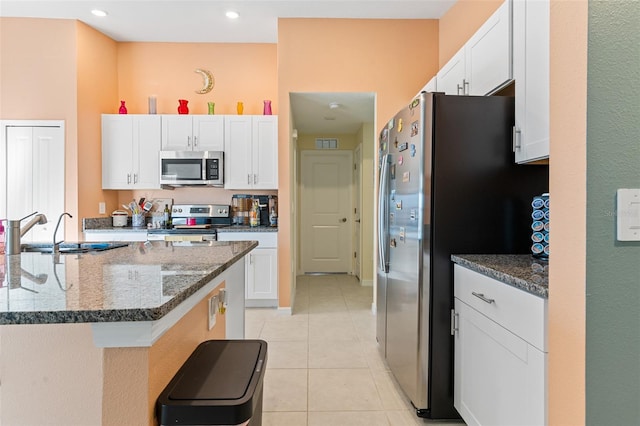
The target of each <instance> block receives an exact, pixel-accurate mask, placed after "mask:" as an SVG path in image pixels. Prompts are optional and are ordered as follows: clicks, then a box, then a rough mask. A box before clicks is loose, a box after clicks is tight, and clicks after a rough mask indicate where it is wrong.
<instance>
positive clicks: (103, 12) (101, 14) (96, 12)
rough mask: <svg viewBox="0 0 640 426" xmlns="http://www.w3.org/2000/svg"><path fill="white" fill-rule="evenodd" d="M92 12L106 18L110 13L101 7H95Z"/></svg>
mask: <svg viewBox="0 0 640 426" xmlns="http://www.w3.org/2000/svg"><path fill="white" fill-rule="evenodd" d="M91 13H92V14H93V15H95V16H99V17H101V18H104V17H105V16H107V15H108V13H107V12H105V11H104V10H100V9H93V10H92V11H91Z"/></svg>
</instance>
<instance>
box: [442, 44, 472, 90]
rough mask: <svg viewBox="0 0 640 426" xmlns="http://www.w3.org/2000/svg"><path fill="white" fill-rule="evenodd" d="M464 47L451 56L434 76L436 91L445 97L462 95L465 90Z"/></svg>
mask: <svg viewBox="0 0 640 426" xmlns="http://www.w3.org/2000/svg"><path fill="white" fill-rule="evenodd" d="M465 72H466V69H465V50H464V47H463V48H462V49H460V50H458V52H457V53H456V54H455V55H453V57H452V58H451V59H449V62H447V63H446V64H445V65H444V66H443V67H442V69H441V70H440V71H438V74H437V76H436V79H437V81H438V91H439V92H444V93H445V94H447V95H464V94H465V90H466V89H467V81H466V74H465Z"/></svg>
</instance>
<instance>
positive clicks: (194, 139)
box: [193, 136, 198, 147]
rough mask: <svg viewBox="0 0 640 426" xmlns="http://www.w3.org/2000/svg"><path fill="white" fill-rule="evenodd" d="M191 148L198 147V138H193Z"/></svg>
mask: <svg viewBox="0 0 640 426" xmlns="http://www.w3.org/2000/svg"><path fill="white" fill-rule="evenodd" d="M193 146H194V147H196V146H198V137H197V136H194V137H193Z"/></svg>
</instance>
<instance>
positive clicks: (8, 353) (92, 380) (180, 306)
mask: <svg viewBox="0 0 640 426" xmlns="http://www.w3.org/2000/svg"><path fill="white" fill-rule="evenodd" d="M256 246H257V243H256V242H253V241H236V242H207V243H192V244H179V243H176V244H172V243H169V242H145V243H132V244H128V245H127V246H125V247H121V248H115V249H112V250H106V251H101V252H90V253H84V254H62V255H56V256H54V255H51V254H41V253H22V254H20V255H14V256H6V258H5V261H6V265H5V266H6V269H7V274H6V277H5V281H4V287H3V288H0V424H11V425H14V424H15V425H19V424H39V425H45V424H82V425H94V424H95V425H111V424H114V425H115V424H118V425H145V424H149V425H153V424H155V419H154V415H153V407H154V404H155V400H156V398H157V396H158V395H159V394H160V392H161V391H162V389H163V388H164V386H166V384H167V383H168V382H169V380H170V379H171V377H173V375H174V374H175V372H176V371H177V370H178V368H179V367H180V366H181V365H182V363H183V362H184V361H185V360H186V358H187V357H188V356H189V355H190V354H191V352H192V351H193V349H194V348H195V347H196V346H197V345H198V344H199V343H200V342H202V341H205V340H209V339H212V338H225V337H227V338H229V337H231V338H241V337H242V336H243V334H242V333H243V328H244V323H243V318H244V271H245V266H244V257H245V255H247V254H248V253H249V252H250V251H251V250H253V249H254V248H255V247H256ZM223 289H224V290H225V292H226V301H227V308H226V311H225V310H224V309H223V310H218V313H217V315H216V319H215V324H214V323H213V322H211V321H210V317H209V305H210V303H209V301H210V298H211V297H212V296H216V295H218V296H219V295H220V290H223ZM225 292H223V293H225ZM216 307H217V308H220V306H219V305H216ZM214 311H215V309H214ZM227 323H228V324H227ZM239 323H240V324H239Z"/></svg>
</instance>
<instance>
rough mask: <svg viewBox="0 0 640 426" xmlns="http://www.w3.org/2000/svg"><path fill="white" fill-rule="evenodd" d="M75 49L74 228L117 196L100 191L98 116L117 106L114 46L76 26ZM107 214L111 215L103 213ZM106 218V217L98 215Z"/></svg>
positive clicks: (88, 29)
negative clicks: (75, 167)
mask: <svg viewBox="0 0 640 426" xmlns="http://www.w3.org/2000/svg"><path fill="white" fill-rule="evenodd" d="M76 26H77V40H78V42H77V49H78V61H77V70H78V81H77V87H78V161H77V169H78V176H79V179H78V184H77V188H78V196H77V202H78V217H79V218H80V219H79V221H78V226H79V227H80V230H81V228H82V220H81V219H82V218H84V217H99V216H101V215H100V214H99V213H98V203H99V202H101V201H105V202H107V203H109V204H113V205H115V203H116V202H117V193H115V192H114V191H102V156H101V155H100V153H101V149H102V148H101V119H100V114H101V113H102V112H104V111H106V110H108V109H109V107H111V105H113V104H114V103H116V102H117V99H118V96H117V83H118V75H117V43H116V42H115V41H113V40H112V39H110V38H109V37H107V36H105V35H103V34H102V33H99V32H97V31H96V30H94V29H93V28H91V27H89V26H87V25H85V24H83V23H81V22H77V23H76ZM107 212H108V213H110V212H111V211H109V210H107ZM102 216H106V215H102Z"/></svg>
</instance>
